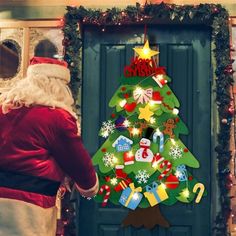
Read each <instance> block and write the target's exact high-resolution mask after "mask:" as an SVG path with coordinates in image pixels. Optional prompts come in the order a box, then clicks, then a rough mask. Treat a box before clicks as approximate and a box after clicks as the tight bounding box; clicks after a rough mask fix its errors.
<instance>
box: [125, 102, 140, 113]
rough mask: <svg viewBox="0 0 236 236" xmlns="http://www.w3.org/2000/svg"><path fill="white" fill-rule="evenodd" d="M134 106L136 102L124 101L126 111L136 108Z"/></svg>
mask: <svg viewBox="0 0 236 236" xmlns="http://www.w3.org/2000/svg"><path fill="white" fill-rule="evenodd" d="M136 106H137V104H136V102H132V103H126V104H125V105H124V109H125V110H126V111H128V112H132V111H133V110H134V109H135V108H136Z"/></svg>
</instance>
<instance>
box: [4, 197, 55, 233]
mask: <svg viewBox="0 0 236 236" xmlns="http://www.w3.org/2000/svg"><path fill="white" fill-rule="evenodd" d="M0 209H1V210H0V235H4V236H55V235H56V211H57V209H56V207H51V208H42V207H40V206H37V205H34V204H30V203H27V202H23V201H19V200H14V199H7V198H0Z"/></svg>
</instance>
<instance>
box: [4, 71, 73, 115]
mask: <svg viewBox="0 0 236 236" xmlns="http://www.w3.org/2000/svg"><path fill="white" fill-rule="evenodd" d="M0 93H1V95H0V104H1V105H2V111H3V113H4V114H6V113H8V112H9V111H10V110H11V109H18V108H20V107H22V106H27V107H30V106H34V105H42V106H48V107H51V108H56V107H58V108H63V109H64V110H66V111H68V112H69V113H70V114H71V115H72V116H74V117H75V118H77V115H76V113H75V112H74V111H73V104H74V99H73V97H72V94H71V91H70V88H69V87H68V85H67V81H65V80H62V79H61V78H57V77H49V76H46V75H45V74H34V75H33V74H28V75H27V77H26V78H24V79H21V80H19V81H17V82H15V84H13V85H12V86H10V87H7V88H2V89H0Z"/></svg>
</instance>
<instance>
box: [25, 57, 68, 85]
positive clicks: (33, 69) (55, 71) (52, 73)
mask: <svg viewBox="0 0 236 236" xmlns="http://www.w3.org/2000/svg"><path fill="white" fill-rule="evenodd" d="M36 74H40V75H46V76H47V77H54V78H59V79H62V80H64V81H65V82H66V83H69V82H70V71H69V69H68V68H67V63H66V62H65V61H59V60H57V59H53V58H48V57H33V58H32V59H31V60H30V65H29V67H28V69H27V76H31V75H36Z"/></svg>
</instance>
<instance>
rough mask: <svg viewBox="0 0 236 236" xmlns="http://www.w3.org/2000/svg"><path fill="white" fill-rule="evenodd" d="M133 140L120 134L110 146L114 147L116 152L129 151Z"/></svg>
mask: <svg viewBox="0 0 236 236" xmlns="http://www.w3.org/2000/svg"><path fill="white" fill-rule="evenodd" d="M132 144H133V141H132V140H131V139H128V138H127V137H125V136H123V135H120V136H119V137H118V138H117V139H116V141H115V142H114V143H113V144H112V147H114V148H115V149H116V151H117V152H127V151H130V149H131V145H132Z"/></svg>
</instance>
